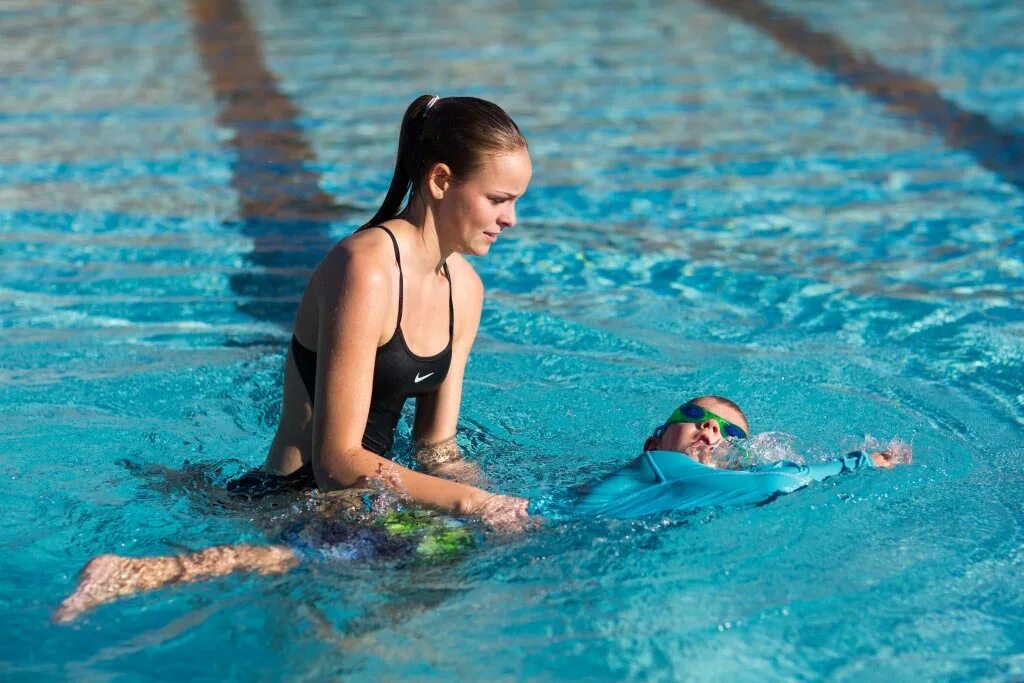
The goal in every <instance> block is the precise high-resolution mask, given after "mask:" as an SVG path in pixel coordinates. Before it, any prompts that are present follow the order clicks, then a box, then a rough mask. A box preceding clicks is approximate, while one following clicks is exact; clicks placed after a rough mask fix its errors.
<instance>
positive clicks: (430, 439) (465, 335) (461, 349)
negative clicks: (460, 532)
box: [413, 257, 484, 484]
mask: <svg viewBox="0 0 1024 683" xmlns="http://www.w3.org/2000/svg"><path fill="white" fill-rule="evenodd" d="M457 259H460V260H457ZM450 261H451V264H450V270H451V271H452V272H453V274H452V281H453V284H452V287H453V288H454V287H456V285H455V284H454V283H455V282H458V286H457V287H458V289H457V292H456V290H454V289H453V299H454V302H455V311H456V313H455V333H454V339H453V340H452V362H451V366H450V367H449V368H448V375H447V377H445V380H444V382H443V383H442V384H441V386H440V387H438V389H437V391H435V392H434V393H432V394H429V395H427V396H421V397H419V398H418V399H416V420H415V422H414V424H413V435H414V437H415V439H416V453H415V458H416V462H417V463H419V464H420V466H421V467H423V468H424V469H425V470H426V471H427V472H429V473H431V474H435V475H438V476H443V477H445V478H447V479H453V480H455V481H461V482H464V483H471V484H479V482H480V468H479V467H478V466H477V465H476V463H471V462H467V461H466V460H463V458H462V451H461V449H460V448H459V446H458V444H457V443H456V442H455V430H456V428H457V427H458V420H459V409H460V407H461V404H462V383H463V378H464V377H465V371H466V362H467V360H468V359H469V352H470V350H471V349H472V348H473V342H474V341H475V340H476V333H477V330H478V329H479V327H480V312H481V310H482V309H483V299H484V287H483V283H482V282H481V281H480V277H479V276H478V275H477V274H476V272H475V271H474V270H473V268H472V267H471V266H470V265H469V264H468V263H467V262H465V260H461V257H454V258H452V259H450Z"/></svg>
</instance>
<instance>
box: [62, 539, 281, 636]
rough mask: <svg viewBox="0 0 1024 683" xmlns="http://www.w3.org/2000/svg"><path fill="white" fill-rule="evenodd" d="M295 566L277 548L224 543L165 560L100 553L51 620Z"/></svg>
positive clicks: (275, 546) (85, 569)
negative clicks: (176, 587) (171, 589)
mask: <svg viewBox="0 0 1024 683" xmlns="http://www.w3.org/2000/svg"><path fill="white" fill-rule="evenodd" d="M296 564H298V558H297V557H296V556H295V553H294V552H293V551H292V550H290V549H289V548H285V547H283V546H277V545H270V546H255V545H220V546H214V547H212V548H206V549H205V550H200V551H199V552H195V553H186V554H183V555H175V556H164V557H123V556H121V555H100V556H99V557H95V558H93V559H92V560H90V561H89V563H88V564H86V565H85V568H84V569H83V570H82V576H81V578H80V579H79V581H78V587H77V588H76V589H75V592H74V593H72V594H71V595H69V596H68V597H67V598H66V599H65V600H64V602H62V603H61V604H60V607H58V608H57V611H56V612H54V614H53V619H54V621H58V622H69V621H72V620H74V619H75V618H77V617H78V615H80V614H81V613H82V612H85V611H87V610H90V609H92V608H93V607H96V606H98V605H102V604H103V603H106V602H110V601H112V600H116V599H118V598H123V597H127V596H129V595H134V594H135V593H139V592H142V591H147V590H153V589H156V588H162V587H164V586H170V585H173V584H178V583H188V582H191V581H200V580H202V579H209V578H213V577H217V576H224V575H226V574H231V573H233V572H258V573H260V574H282V573H284V572H286V571H288V570H289V569H291V568H292V567H294V566H295V565H296Z"/></svg>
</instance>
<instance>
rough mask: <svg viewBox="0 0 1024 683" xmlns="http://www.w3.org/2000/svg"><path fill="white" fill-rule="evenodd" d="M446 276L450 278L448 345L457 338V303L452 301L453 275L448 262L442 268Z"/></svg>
mask: <svg viewBox="0 0 1024 683" xmlns="http://www.w3.org/2000/svg"><path fill="white" fill-rule="evenodd" d="M441 267H442V268H444V276H445V277H446V278H448V343H449V344H451V343H452V340H453V339H454V338H455V302H454V301H453V300H452V274H451V273H450V272H449V271H448V262H447V261H445V262H444V263H443V264H442V266H441Z"/></svg>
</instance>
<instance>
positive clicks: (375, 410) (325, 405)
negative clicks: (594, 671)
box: [55, 95, 532, 621]
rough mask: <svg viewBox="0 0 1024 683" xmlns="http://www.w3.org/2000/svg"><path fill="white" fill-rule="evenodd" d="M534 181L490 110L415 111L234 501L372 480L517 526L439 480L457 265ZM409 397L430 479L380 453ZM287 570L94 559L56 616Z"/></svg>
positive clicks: (310, 302) (451, 430)
mask: <svg viewBox="0 0 1024 683" xmlns="http://www.w3.org/2000/svg"><path fill="white" fill-rule="evenodd" d="M531 173H532V167H531V164H530V155H529V151H528V148H527V144H526V140H525V139H524V138H523V136H522V134H521V133H520V132H519V129H518V127H517V126H516V124H515V123H514V122H513V121H512V119H511V118H509V116H508V115H507V114H506V113H505V112H504V111H503V110H502V109H501V108H500V107H498V106H497V105H495V104H492V103H491V102H487V101H485V100H481V99H477V98H472V97H451V98H443V99H442V98H438V97H431V96H428V95H424V96H421V97H418V98H417V99H416V100H414V101H413V102H412V104H410V105H409V107H408V109H407V110H406V112H405V117H404V119H403V120H402V129H401V133H400V135H399V140H398V160H397V163H396V164H395V173H394V177H393V178H392V179H391V186H390V187H389V189H388V193H387V196H386V197H385V199H384V203H383V205H382V206H381V207H380V209H379V210H378V211H377V213H376V214H375V215H374V216H373V218H372V219H370V221H369V222H368V223H366V224H365V225H364V226H363V227H362V228H360V229H359V230H357V231H356V232H355V233H354V234H352V235H351V236H349V237H347V238H345V239H344V240H342V241H341V242H339V243H338V244H337V245H336V246H335V247H334V249H332V250H331V252H330V253H329V254H328V255H327V257H326V258H325V259H324V260H323V262H322V263H321V264H320V265H319V267H317V269H316V271H315V272H314V273H313V276H312V277H311V278H310V281H309V284H308V285H307V287H306V290H305V292H304V293H303V295H302V300H301V302H300V303H299V309H298V312H297V314H296V316H295V328H294V334H293V336H292V340H291V345H290V349H289V352H288V355H287V358H286V360H285V370H284V400H283V404H282V411H281V419H280V423H279V424H278V428H277V433H276V434H275V436H274V441H273V443H272V445H271V447H270V452H269V453H268V455H267V460H266V462H265V463H264V466H263V469H262V470H260V471H258V472H252V473H249V474H247V475H245V476H243V477H241V478H240V479H238V480H236V481H234V482H231V483H230V484H229V486H228V488H229V490H231V491H232V492H233V493H235V494H240V495H246V496H259V495H266V494H268V493H273V492H278V491H282V490H286V489H295V488H313V487H319V488H320V489H322V490H325V491H332V490H338V489H350V488H365V487H367V486H370V485H372V484H376V485H377V486H378V487H386V488H389V489H392V490H394V491H396V492H397V493H399V494H400V495H402V496H404V497H407V498H409V499H411V500H413V501H415V502H417V503H420V504H422V505H425V506H429V507H432V508H435V509H439V510H442V511H445V512H450V513H453V514H456V515H471V516H476V517H479V518H481V519H482V520H483V521H484V522H485V523H487V524H489V525H491V526H493V527H496V528H500V529H518V528H521V527H522V525H523V523H524V521H525V519H526V506H527V503H528V501H526V500H525V499H522V498H513V497H510V496H501V495H495V494H491V493H488V492H486V491H484V490H482V489H479V488H475V487H473V486H470V485H468V484H465V483H460V482H458V481H452V480H451V479H444V478H441V477H439V476H432V474H439V475H445V476H448V477H451V478H458V477H459V475H460V473H461V474H462V475H463V478H465V477H464V475H465V473H466V472H467V471H471V469H472V468H471V467H466V463H464V462H463V461H462V460H461V454H460V452H459V449H458V446H457V445H456V444H455V428H456V422H457V419H458V414H459V404H460V401H461V398H462V378H463V373H464V371H465V367H466V359H467V358H468V356H469V350H470V348H471V347H472V345H473V340H474V338H475V337H476V332H477V327H478V325H479V322H480V310H481V306H482V304H483V286H482V284H481V282H480V278H479V277H478V276H477V274H476V272H475V271H474V270H473V268H472V266H470V264H469V262H468V261H466V259H465V255H474V256H482V255H484V254H486V253H487V252H488V250H489V249H490V247H491V245H492V244H494V242H495V240H497V239H498V236H499V235H500V234H501V233H502V231H504V230H506V229H507V228H511V227H512V226H514V225H515V222H516V214H515V203H516V200H517V199H518V198H519V197H520V196H522V194H523V193H524V192H525V191H526V187H527V185H528V184H529V182H530V175H531ZM409 397H415V398H416V418H415V422H414V426H413V431H414V436H415V439H416V442H417V451H416V459H417V461H418V462H419V463H420V464H421V465H422V466H424V468H425V469H426V470H427V472H428V473H426V474H425V473H421V472H415V471H413V470H410V469H408V468H405V467H401V466H400V465H397V464H395V463H393V462H392V461H391V460H390V459H389V457H388V451H389V449H390V447H391V444H392V441H393V439H394V431H395V427H396V425H397V422H398V419H399V416H400V414H401V410H402V406H403V405H404V403H405V401H406V399H407V398H409ZM431 473H432V474H431ZM296 562H297V555H296V551H295V550H293V549H292V548H289V547H285V546H267V547H255V546H217V547H213V548H207V549H205V550H202V551H199V552H196V553H186V554H183V555H179V556H176V557H146V558H128V557H121V556H117V555H101V556H99V557H97V558H94V559H93V560H92V561H90V562H89V564H88V565H86V568H85V570H84V571H83V573H82V577H81V580H80V582H79V585H78V587H77V589H76V590H75V592H74V593H73V594H72V595H71V596H69V597H68V598H67V599H66V600H65V601H64V603H63V604H62V605H61V607H60V609H59V610H58V612H57V613H56V614H55V618H56V619H58V620H61V621H66V620H70V619H73V618H74V617H75V616H77V615H78V614H80V613H81V612H82V611H84V610H86V609H89V608H91V607H94V606H95V605H98V604H101V603H104V602H107V601H109V600H112V599H114V598H116V597H121V596H125V595H131V594H133V593H135V592H137V591H140V590H146V589H152V588H157V587H160V586H165V585H168V584H172V583H180V582H184V581H195V580H199V579H202V578H207V577H211V576H220V575H224V574H227V573H230V572H234V571H246V570H248V571H258V572H263V573H276V572H281V571H287V569H288V568H290V567H291V566H293V565H294V564H295V563H296Z"/></svg>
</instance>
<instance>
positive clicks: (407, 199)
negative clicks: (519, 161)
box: [364, 95, 527, 227]
mask: <svg viewBox="0 0 1024 683" xmlns="http://www.w3.org/2000/svg"><path fill="white" fill-rule="evenodd" d="M525 148H527V144H526V138H524V137H523V134H522V133H520V132H519V127H518V126H516V124H515V121H513V120H512V118H511V117H510V116H509V115H508V114H506V113H505V111H504V110H503V109H502V108H501V107H499V106H498V105H496V104H494V103H493V102H488V101H487V100H482V99H479V98H477V97H443V98H437V97H433V96H431V95H420V96H419V97H417V98H416V99H415V100H413V101H412V104H410V105H409V108H408V109H406V110H405V117H404V118H403V119H402V130H401V132H400V133H399V135H398V159H397V161H396V162H395V174H394V176H393V177H392V178H391V186H390V187H388V193H387V195H386V196H385V197H384V203H383V204H381V207H380V209H378V210H377V213H375V214H374V216H373V218H371V219H370V220H369V222H367V223H366V225H367V226H369V225H378V224H379V223H382V222H384V221H386V220H390V219H392V218H396V217H398V216H401V215H402V214H404V213H405V211H406V210H407V209H408V208H409V203H411V201H412V198H413V197H415V196H416V194H417V192H419V189H420V187H419V186H420V183H421V182H422V181H423V179H424V177H425V176H426V173H427V170H428V169H429V168H430V167H431V166H432V165H433V164H435V163H439V162H440V163H444V164H447V165H448V168H450V169H451V171H452V174H453V175H454V176H455V179H456V181H457V180H458V179H460V178H465V177H467V176H469V175H471V174H472V173H473V172H474V171H476V170H477V169H479V168H480V166H481V165H482V164H483V161H484V157H485V156H486V155H489V154H492V155H493V154H506V153H510V152H515V151H517V150H520V149H525ZM364 227H365V226H364Z"/></svg>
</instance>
